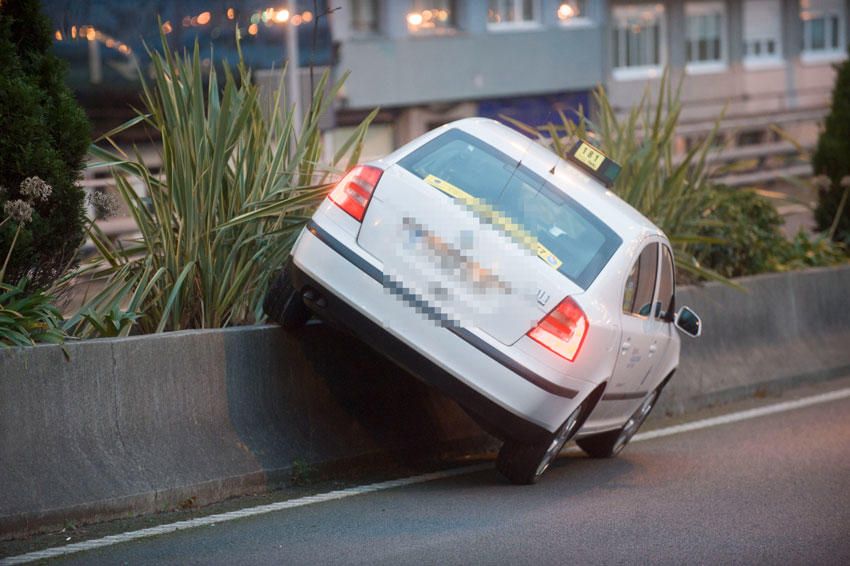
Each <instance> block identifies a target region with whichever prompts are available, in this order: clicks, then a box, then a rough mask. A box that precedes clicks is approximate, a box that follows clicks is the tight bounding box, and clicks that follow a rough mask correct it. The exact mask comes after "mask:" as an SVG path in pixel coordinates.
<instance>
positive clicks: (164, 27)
mask: <svg viewBox="0 0 850 566" xmlns="http://www.w3.org/2000/svg"><path fill="white" fill-rule="evenodd" d="M172 31H174V28H172V27H171V22H165V23H164V24H162V33H171V32H172Z"/></svg>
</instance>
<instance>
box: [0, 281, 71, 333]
mask: <svg viewBox="0 0 850 566" xmlns="http://www.w3.org/2000/svg"><path fill="white" fill-rule="evenodd" d="M28 283H29V282H28V281H27V280H26V279H22V280H21V281H19V282H18V283H16V284H14V285H12V284H9V283H3V282H2V281H0V348H4V347H9V346H34V345H35V344H37V343H39V342H46V343H50V344H61V343H62V342H63V341H64V338H65V333H64V332H63V331H62V315H61V314H59V310H58V309H57V308H56V307H55V306H53V304H52V300H53V297H51V296H50V295H48V294H47V293H45V292H44V291H32V292H31V291H27V285H28Z"/></svg>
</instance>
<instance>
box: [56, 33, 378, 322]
mask: <svg viewBox="0 0 850 566" xmlns="http://www.w3.org/2000/svg"><path fill="white" fill-rule="evenodd" d="M150 55H151V60H152V66H151V76H152V79H151V80H150V82H149V81H148V80H147V79H146V77H144V76H143V75H141V73H140V78H141V81H142V84H143V96H142V101H143V105H144V109H143V110H142V111H140V113H139V115H138V116H137V117H136V118H135V119H133V120H131V121H130V122H128V123H127V124H125V125H123V126H122V127H120V128H118V129H117V130H115V131H113V132H110V133H109V134H108V135H107V136H105V138H104V139H105V140H106V141H107V142H111V136H112V135H114V134H115V133H117V132H119V131H123V130H124V129H126V128H129V127H132V126H133V125H135V124H137V123H139V122H144V124H145V125H146V126H147V128H148V129H149V131H152V132H155V133H156V135H157V136H158V137H159V141H160V142H161V144H162V150H161V157H162V174H161V175H160V176H155V175H153V174H151V172H150V170H149V169H148V167H147V166H146V165H145V163H144V162H143V161H142V158H141V156H140V155H138V153H137V154H136V155H135V156H129V155H125V154H124V153H122V152H121V151H120V150H119V149H118V146H117V145H115V144H114V143H111V145H112V149H106V148H104V147H101V146H98V145H93V146H92V148H91V153H92V154H93V155H94V156H96V158H98V159H100V161H99V162H98V163H96V164H94V165H93V166H95V167H110V168H112V170H113V171H114V173H115V182H116V186H117V189H118V193H119V195H120V197H121V199H122V200H123V201H124V203H125V205H126V206H127V208H128V210H129V211H130V214H131V215H132V217H133V219H134V220H135V221H136V223H137V224H138V227H139V230H140V232H141V234H142V238H141V239H140V240H138V241H136V242H133V243H132V245H127V246H126V247H122V246H120V245H115V244H113V243H111V242H110V241H109V239H108V238H106V237H105V236H104V235H103V234H102V233H100V232H99V231H98V230H97V228H96V227H92V229H91V232H90V235H91V238H92V240H93V241H94V244H95V246H96V247H97V249H98V252H99V256H98V257H97V258H96V260H95V262H94V263H92V264H90V265H87V266H85V267H84V268H83V269H82V270H81V271H80V272H79V273H78V274H77V275H85V276H90V277H94V278H95V279H99V280H101V282H102V283H103V285H104V287H103V290H102V291H100V292H99V293H98V294H97V295H96V296H94V297H93V298H92V299H91V300H90V301H88V302H87V304H85V305H84V306H83V308H82V309H81V313H86V315H87V316H85V317H84V316H82V315H81V314H78V315H77V316H75V317H73V318H72V319H71V320H70V322H69V327H73V328H74V330H75V332H76V333H77V334H79V335H83V336H88V335H91V334H95V333H96V332H97V330H98V329H97V328H96V326H95V325H93V324H92V321H93V320H104V319H106V318H107V317H108V314H109V313H111V312H133V313H138V314H139V315H140V316H139V318H138V320H136V321H135V322H136V325H135V327H136V328H137V329H138V330H139V331H141V332H146V333H147V332H161V331H166V330H177V329H185V328H212V327H222V326H227V325H232V324H244V323H251V322H255V321H258V320H260V319H261V318H262V311H261V303H262V296H263V293H264V291H265V289H266V287H267V286H268V282H269V280H270V278H271V277H272V275H273V274H274V272H275V271H276V270H277V269H279V268H280V266H281V265H282V264H283V261H284V259H285V257H286V256H287V254H288V253H289V250H290V248H291V246H292V243H293V241H294V238H295V237H296V235H297V234H298V231H299V230H300V228H301V227H302V225H303V224H304V223H305V222H306V220H307V219H308V218H309V216H310V214H311V213H312V210H313V209H314V208H315V206H316V205H317V204H318V203H319V202H320V201H321V199H322V198H323V197H324V196H325V194H326V193H327V191H328V189H329V185H328V184H327V180H328V175H329V172H330V171H331V170H332V168H333V167H334V166H336V165H337V162H338V161H339V160H340V159H341V156H342V155H345V154H346V153H347V152H348V151H349V150H350V149H352V148H353V149H354V151H353V152H352V155H351V157H350V160H349V161H350V162H354V161H356V160H357V159H358V157H359V148H360V146H361V144H362V139H363V136H364V134H365V132H366V128H367V127H368V124H369V122H370V121H371V120H372V118H373V117H374V113H372V114H370V115H369V116H368V117H367V118H366V119H365V120H364V121H363V122H362V123H361V124H360V126H359V127H358V128H357V129H356V131H355V132H354V133H353V134H352V136H351V138H350V139H349V140H348V141H347V143H345V144H344V145H343V146H342V147H341V148H340V149H339V152H338V153H337V156H336V157H335V159H334V160H333V163H331V164H328V166H327V167H326V168H324V169H323V168H321V167H320V166H319V163H318V161H319V158H320V155H321V152H322V145H321V144H322V140H321V131H320V130H319V118H320V116H321V115H322V114H323V113H324V112H325V111H326V110H327V109H328V106H329V104H330V101H331V100H332V99H333V98H334V96H335V95H336V93H337V91H338V90H339V88H340V86H341V84H342V81H340V82H338V83H336V84H335V85H334V86H332V87H330V88H328V89H326V87H327V84H328V81H329V75H328V73H325V74H324V75H323V76H322V78H321V80H319V81H318V84H317V85H316V89H315V92H314V94H313V99H312V103H311V105H310V107H309V111H308V112H307V113H306V115H305V116H304V118H303V121H302V123H301V124H300V128H297V129H296V127H295V122H294V120H295V115H294V112H293V110H292V109H291V107H290V106H289V104H288V103H287V101H286V100H285V96H284V94H283V92H284V89H283V84H284V83H283V78H281V83H280V85H279V86H278V89H277V90H276V92H275V93H274V97H273V101H272V104H270V105H269V104H268V101H264V100H263V99H262V98H261V95H260V91H259V87H257V86H256V85H255V84H254V83H253V82H252V80H251V72H250V70H249V69H248V68H246V67H245V66H244V65H243V64H241V63H240V64H239V66H238V68H237V70H236V72H233V71H232V70H231V69H230V68H229V67H228V66H227V65H226V64H223V65H222V66H221V67H220V68H221V69H222V74H223V80H222V81H221V86H219V80H220V77H219V74H218V71H217V70H216V68H215V66H213V68H211V69H210V70H209V73H208V76H206V73H205V72H204V71H203V68H202V65H201V57H200V55H199V48H198V46H197V44H196V45H195V48H194V51H193V52H192V53H191V54H187V53H183V54H182V55H178V54H174V53H172V52H171V51H170V50H169V48H168V46H167V44H166V42H165V39H164V38H162V50H161V51H151V53H150ZM240 56H241V52H240ZM284 72H285V69H284ZM343 80H344V78H343ZM269 107H270V108H269ZM296 130H297V131H298V132H300V133H296ZM134 180H135V181H136V182H138V183H141V184H142V185H143V186H144V187H145V188H146V190H147V193H148V195H149V201H146V200H145V199H142V198H141V197H139V196H138V195H137V193H136V191H135V190H134V189H133V181H134ZM116 309H117V310H116ZM131 327H133V325H132V324H127V325H124V326H122V327H121V328H120V334H126V333H128V332H129V330H130V328H131Z"/></svg>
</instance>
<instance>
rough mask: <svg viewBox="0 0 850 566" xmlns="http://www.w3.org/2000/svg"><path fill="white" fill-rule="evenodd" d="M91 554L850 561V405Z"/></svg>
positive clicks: (161, 558)
mask: <svg viewBox="0 0 850 566" xmlns="http://www.w3.org/2000/svg"><path fill="white" fill-rule="evenodd" d="M67 562H70V563H78V564H121V563H128V564H145V563H179V564H191V563H199V564H262V563H274V564H331V563H340V564H529V563H534V564H571V563H587V562H590V563H606V564H616V563H646V562H651V563H670V564H685V563H687V564H709V563H710V564H714V563H722V564H850V399H848V398H845V399H843V400H838V401H831V402H828V403H823V404H820V405H816V406H811V407H807V408H803V409H796V410H793V411H788V412H783V413H780V414H774V415H769V416H763V417H759V418H755V419H752V420H747V421H743V422H738V423H733V424H726V425H721V426H717V427H713V428H708V429H703V430H697V431H692V432H687V433H682V434H677V435H674V436H668V437H664V438H657V439H653V440H646V441H644V442H640V443H637V444H634V445H632V446H629V447H628V448H627V449H626V450H625V451H624V452H623V454H622V455H621V456H620V457H619V458H617V459H613V460H591V459H589V458H586V457H583V456H581V455H579V454H575V453H570V454H566V455H564V456H562V457H561V458H560V459H559V461H558V462H557V463H556V464H555V465H554V466H553V468H551V469H550V470H549V471H548V472H547V474H546V476H545V477H544V478H543V480H542V481H541V482H540V483H539V484H538V485H536V486H531V487H518V486H512V485H508V484H507V483H506V482H505V481H503V480H502V479H501V477H500V476H499V475H498V473H497V472H496V471H495V470H494V469H487V470H484V471H480V472H475V473H471V474H466V475H461V476H456V477H452V478H447V479H442V480H437V481H432V482H428V483H422V484H417V485H411V486H407V487H402V488H397V489H390V490H386V491H380V492H376V493H370V494H366V495H359V496H355V497H349V498H346V499H342V500H339V501H329V502H325V503H319V504H315V505H309V506H305V507H300V508H295V509H288V510H285V511H280V512H275V513H270V514H267V515H262V516H257V517H253V518H247V519H241V520H237V521H232V522H228V523H221V524H217V525H215V526H208V527H202V528H198V529H192V530H187V531H182V532H176V533H172V534H168V535H162V536H158V537H154V538H148V539H143V540H139V541H133V542H128V543H123V544H118V545H115V546H111V547H108V548H103V549H99V550H94V551H89V552H84V553H79V554H74V555H71V556H69V557H68V559H67Z"/></svg>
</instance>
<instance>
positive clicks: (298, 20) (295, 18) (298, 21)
mask: <svg viewBox="0 0 850 566" xmlns="http://www.w3.org/2000/svg"><path fill="white" fill-rule="evenodd" d="M291 23H292V25H294V26H300V25H301V16H299V15H298V14H295V15H294V16H292V22H291Z"/></svg>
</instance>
